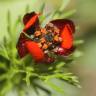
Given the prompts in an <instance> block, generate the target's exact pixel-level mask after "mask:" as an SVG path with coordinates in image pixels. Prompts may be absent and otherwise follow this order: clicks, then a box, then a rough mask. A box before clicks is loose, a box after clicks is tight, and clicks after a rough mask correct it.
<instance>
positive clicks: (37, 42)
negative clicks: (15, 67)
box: [17, 12, 75, 63]
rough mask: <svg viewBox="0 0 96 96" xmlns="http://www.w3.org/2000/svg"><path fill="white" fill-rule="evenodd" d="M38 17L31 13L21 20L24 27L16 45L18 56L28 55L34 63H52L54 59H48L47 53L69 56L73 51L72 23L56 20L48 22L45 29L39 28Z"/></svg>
mask: <svg viewBox="0 0 96 96" xmlns="http://www.w3.org/2000/svg"><path fill="white" fill-rule="evenodd" d="M38 16H39V14H36V13H35V12H32V13H28V14H26V15H25V16H24V18H23V23H24V25H25V27H24V29H23V32H21V34H20V37H19V40H18V43H17V50H18V53H19V56H20V57H21V58H23V57H24V56H26V55H27V54H28V53H29V54H31V56H32V57H33V58H34V60H35V61H36V62H44V63H52V62H54V58H52V57H49V56H48V53H55V54H57V55H64V56H66V55H69V54H71V53H72V52H73V49H74V46H73V33H74V32H75V26H74V24H73V22H72V21H71V20H67V19H57V20H53V21H50V22H49V23H48V24H47V25H46V26H45V28H41V27H40V24H39V19H38ZM26 35H27V36H26ZM29 37H30V38H31V39H30V38H29Z"/></svg>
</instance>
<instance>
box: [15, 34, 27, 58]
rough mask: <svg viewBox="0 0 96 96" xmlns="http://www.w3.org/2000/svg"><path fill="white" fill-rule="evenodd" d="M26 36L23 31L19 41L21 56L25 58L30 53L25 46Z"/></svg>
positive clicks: (18, 47)
mask: <svg viewBox="0 0 96 96" xmlns="http://www.w3.org/2000/svg"><path fill="white" fill-rule="evenodd" d="M26 40H27V39H26V37H25V35H24V34H23V33H21V34H20V37H19V40H18V43H17V46H16V47H17V50H18V53H19V56H20V58H23V57H24V56H26V55H27V54H28V51H27V50H26V48H25V41H26Z"/></svg>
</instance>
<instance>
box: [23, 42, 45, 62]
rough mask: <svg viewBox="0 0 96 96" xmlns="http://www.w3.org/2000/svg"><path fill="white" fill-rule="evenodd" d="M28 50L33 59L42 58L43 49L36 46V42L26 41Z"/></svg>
mask: <svg viewBox="0 0 96 96" xmlns="http://www.w3.org/2000/svg"><path fill="white" fill-rule="evenodd" d="M25 45H26V48H27V50H28V52H29V53H30V54H31V55H32V57H33V58H34V59H35V61H41V60H43V58H44V53H43V51H42V50H41V49H40V48H39V47H38V44H37V43H35V42H33V41H27V42H26V43H25Z"/></svg>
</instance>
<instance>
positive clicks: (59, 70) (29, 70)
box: [0, 4, 83, 96]
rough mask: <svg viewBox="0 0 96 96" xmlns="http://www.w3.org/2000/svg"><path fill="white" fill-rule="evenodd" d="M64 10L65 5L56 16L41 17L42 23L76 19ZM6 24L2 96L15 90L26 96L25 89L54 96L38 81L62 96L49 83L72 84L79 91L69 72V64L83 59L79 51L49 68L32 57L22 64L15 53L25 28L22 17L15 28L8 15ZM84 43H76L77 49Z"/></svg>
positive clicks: (1, 47) (1, 46)
mask: <svg viewBox="0 0 96 96" xmlns="http://www.w3.org/2000/svg"><path fill="white" fill-rule="evenodd" d="M44 8H45V4H43V5H42V6H41V9H40V12H43V10H44ZM64 8H65V7H64V5H62V7H61V6H60V8H58V9H56V10H55V11H54V12H52V13H49V14H47V15H46V16H43V17H42V16H41V17H40V21H41V23H43V22H45V19H47V18H49V17H50V18H51V19H56V18H63V17H64V18H67V17H71V15H73V13H74V12H75V10H74V9H73V10H71V11H68V12H66V13H64V10H63V9H64ZM25 11H26V12H28V11H29V7H28V6H27V7H26V10H25ZM49 20H50V19H49ZM7 24H8V26H7V33H8V35H7V36H5V37H4V38H3V40H2V41H1V43H0V96H5V95H6V93H8V92H9V91H10V90H12V89H14V88H15V89H16V90H17V91H18V95H20V96H24V95H25V89H24V86H25V87H28V86H29V87H30V86H33V88H34V90H35V92H36V94H37V95H38V96H40V95H39V92H38V89H41V90H43V91H44V92H45V93H46V94H47V95H48V96H49V95H50V96H51V91H50V90H49V89H46V88H45V87H43V86H42V85H39V84H38V83H36V82H35V81H36V80H41V81H42V82H43V83H45V84H47V85H49V86H50V87H51V88H52V89H54V90H56V91H58V92H61V93H62V92H63V91H64V90H62V88H60V87H58V86H57V85H55V84H53V83H52V82H51V81H50V80H52V79H54V78H57V79H60V80H63V81H64V82H67V83H69V84H72V85H75V86H77V87H80V86H79V81H78V78H77V77H76V76H74V75H73V74H72V73H71V72H69V71H68V68H67V70H66V65H67V64H68V63H72V61H73V60H74V59H75V58H77V57H79V56H80V52H79V51H77V50H76V51H75V52H74V53H73V54H71V55H70V56H69V57H68V58H61V57H56V59H57V61H56V62H55V63H53V64H49V65H46V64H35V63H34V61H33V59H32V58H31V57H30V56H27V57H25V58H24V59H22V60H20V59H19V56H18V53H17V50H16V43H17V40H18V36H19V34H20V30H19V29H22V26H23V25H22V21H21V16H18V18H17V20H16V21H15V22H14V25H12V24H11V13H10V11H8V14H7ZM81 43H83V41H81V40H80V41H79V40H75V42H74V45H76V46H78V45H79V44H81ZM47 95H46V96H47Z"/></svg>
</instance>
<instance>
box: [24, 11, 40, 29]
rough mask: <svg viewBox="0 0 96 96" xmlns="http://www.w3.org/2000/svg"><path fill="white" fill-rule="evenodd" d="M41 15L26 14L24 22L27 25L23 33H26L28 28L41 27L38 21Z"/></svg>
mask: <svg viewBox="0 0 96 96" xmlns="http://www.w3.org/2000/svg"><path fill="white" fill-rule="evenodd" d="M38 16H39V14H36V13H33V12H32V13H30V14H26V15H25V16H24V18H23V22H24V24H25V27H24V29H23V31H26V30H27V29H28V28H30V27H31V26H32V25H33V26H39V20H38Z"/></svg>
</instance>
